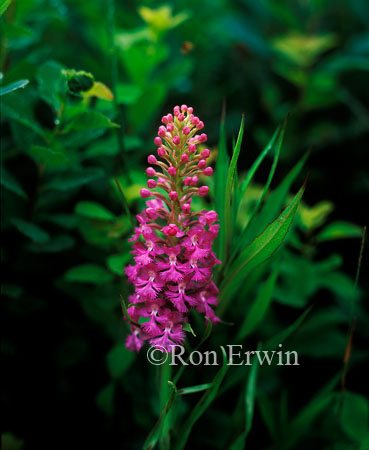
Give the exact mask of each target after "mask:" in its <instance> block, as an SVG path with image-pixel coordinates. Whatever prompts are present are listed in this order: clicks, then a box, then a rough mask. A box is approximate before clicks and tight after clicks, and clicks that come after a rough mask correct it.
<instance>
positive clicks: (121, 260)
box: [106, 252, 131, 276]
mask: <svg viewBox="0 0 369 450" xmlns="http://www.w3.org/2000/svg"><path fill="white" fill-rule="evenodd" d="M130 259H131V254H130V253H129V252H126V253H121V254H119V255H111V256H109V257H108V259H107V260H106V263H107V265H108V267H109V269H110V270H111V271H112V272H113V273H115V274H117V275H119V276H122V275H123V270H124V266H125V264H127V263H128V261H129V260H130Z"/></svg>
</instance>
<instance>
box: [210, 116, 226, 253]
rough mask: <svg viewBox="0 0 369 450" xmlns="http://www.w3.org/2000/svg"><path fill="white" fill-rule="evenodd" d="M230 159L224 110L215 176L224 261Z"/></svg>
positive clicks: (219, 237) (218, 246)
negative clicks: (227, 182) (226, 193)
mask: <svg viewBox="0 0 369 450" xmlns="http://www.w3.org/2000/svg"><path fill="white" fill-rule="evenodd" d="M228 166H229V157H228V153H227V137H226V130H225V111H224V109H223V112H222V119H221V123H220V135H219V144H218V156H217V164H216V168H215V175H214V186H215V199H214V200H215V209H216V211H217V212H218V216H219V222H220V227H219V234H218V238H217V240H216V244H217V252H216V254H217V255H218V258H220V260H221V261H223V258H224V249H225V241H226V229H225V209H224V206H225V191H226V181H227V174H228Z"/></svg>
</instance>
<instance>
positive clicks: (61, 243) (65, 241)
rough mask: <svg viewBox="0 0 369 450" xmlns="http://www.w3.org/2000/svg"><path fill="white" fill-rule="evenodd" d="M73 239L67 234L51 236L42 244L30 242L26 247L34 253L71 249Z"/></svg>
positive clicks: (73, 242)
mask: <svg viewBox="0 0 369 450" xmlns="http://www.w3.org/2000/svg"><path fill="white" fill-rule="evenodd" d="M74 244H75V240H74V239H73V238H72V237H71V236H68V235H67V234H60V235H59V236H53V237H52V238H51V239H49V240H48V241H47V242H45V243H42V244H30V245H28V247H27V249H28V250H29V251H31V252H34V253H57V252H63V251H66V250H69V249H71V248H72V247H73V246H74Z"/></svg>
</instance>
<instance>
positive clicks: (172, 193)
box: [169, 191, 178, 201]
mask: <svg viewBox="0 0 369 450" xmlns="http://www.w3.org/2000/svg"><path fill="white" fill-rule="evenodd" d="M169 198H170V199H171V200H172V201H175V200H177V199H178V194H177V192H176V191H170V192H169Z"/></svg>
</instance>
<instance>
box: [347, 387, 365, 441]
mask: <svg viewBox="0 0 369 450" xmlns="http://www.w3.org/2000/svg"><path fill="white" fill-rule="evenodd" d="M340 421H341V426H342V429H343V430H344V432H345V433H346V434H347V435H348V436H349V437H350V438H351V439H353V440H354V441H359V442H361V441H363V440H364V438H365V437H366V436H367V434H368V431H369V427H368V424H369V403H368V400H367V399H366V398H365V397H364V396H362V395H359V394H356V393H354V392H348V391H346V392H345V393H344V397H343V405H342V413H341V420H340Z"/></svg>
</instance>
